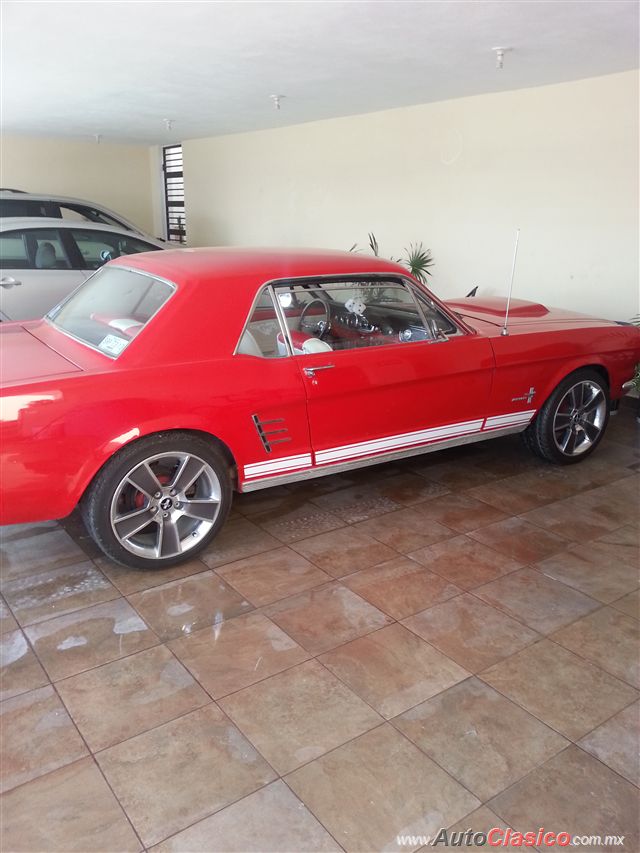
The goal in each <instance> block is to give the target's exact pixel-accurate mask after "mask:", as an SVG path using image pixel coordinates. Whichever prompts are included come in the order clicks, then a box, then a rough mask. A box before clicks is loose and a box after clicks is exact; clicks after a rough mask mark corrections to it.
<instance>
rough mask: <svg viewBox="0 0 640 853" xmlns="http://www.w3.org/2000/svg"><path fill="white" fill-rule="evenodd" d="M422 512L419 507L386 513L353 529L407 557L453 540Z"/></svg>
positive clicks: (447, 529) (440, 525) (451, 534)
mask: <svg viewBox="0 0 640 853" xmlns="http://www.w3.org/2000/svg"><path fill="white" fill-rule="evenodd" d="M430 503H431V502H429V505H430ZM422 509H423V508H422V505H420V506H417V507H408V508H406V509H400V510H398V511H397V512H389V513H387V514H386V515H383V516H381V517H380V518H372V519H371V520H369V521H363V522H361V523H360V524H358V525H357V526H356V530H360V531H361V532H362V533H367V534H368V535H369V536H373V538H374V539H377V540H378V541H380V542H382V543H383V544H384V545H388V546H389V547H390V548H395V550H396V551H400V553H401V554H409V553H411V552H412V551H417V550H418V549H419V548H426V546H427V545H431V544H432V543H433V542H439V541H440V540H441V539H448V538H449V537H451V536H453V531H452V530H450V529H449V528H448V527H445V526H444V525H443V524H440V523H439V522H437V521H431V520H429V519H428V518H425V517H424V515H423V514H422Z"/></svg>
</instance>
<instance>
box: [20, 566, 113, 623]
mask: <svg viewBox="0 0 640 853" xmlns="http://www.w3.org/2000/svg"><path fill="white" fill-rule="evenodd" d="M3 593H4V597H5V598H6V600H7V601H8V603H9V606H10V607H11V609H12V610H13V612H14V614H15V616H16V618H17V619H18V621H19V622H20V624H22V625H32V624H34V623H35V622H42V621H43V620H44V619H50V618H51V617H52V616H61V615H63V614H65V613H73V611H74V610H81V609H82V608H83V607H90V606H91V605H92V604H100V602H102V601H111V600H113V599H114V598H119V597H120V593H119V592H118V590H117V589H116V588H115V586H113V585H112V584H110V583H109V581H108V580H107V579H106V577H105V576H104V575H103V574H102V572H100V571H98V569H97V568H96V567H95V566H94V565H93V563H90V562H88V561H87V562H84V563H74V564H73V565H71V566H61V567H59V568H56V569H47V570H46V571H39V572H33V573H32V574H29V575H24V576H22V577H18V578H15V579H14V580H12V581H8V582H7V583H5V584H4V587H3Z"/></svg>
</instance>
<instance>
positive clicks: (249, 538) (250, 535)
mask: <svg viewBox="0 0 640 853" xmlns="http://www.w3.org/2000/svg"><path fill="white" fill-rule="evenodd" d="M281 545H282V543H281V542H279V541H278V540H277V539H274V538H273V536H270V535H269V534H268V533H267V531H266V530H262V528H261V527H258V525H257V524H253V522H251V521H248V520H247V519H246V518H237V519H230V520H229V521H228V522H227V523H226V524H225V525H224V527H223V528H222V530H221V531H220V533H218V535H217V536H216V538H215V539H214V540H213V542H212V543H211V545H210V546H209V547H208V548H206V549H205V551H204V552H203V553H202V554H201V555H200V559H201V560H202V562H203V563H205V564H206V565H207V566H208V567H209V568H210V569H215V568H216V567H217V566H223V565H225V564H226V563H232V562H233V561H234V560H242V559H244V558H246V557H253V556H254V555H255V554H262V553H263V552H264V551H270V550H271V549H272V548H280V547H281Z"/></svg>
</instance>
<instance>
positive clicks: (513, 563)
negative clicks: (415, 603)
mask: <svg viewBox="0 0 640 853" xmlns="http://www.w3.org/2000/svg"><path fill="white" fill-rule="evenodd" d="M411 558H412V559H414V560H417V561H418V562H419V563H421V564H422V565H423V566H426V567H427V568H428V569H431V571H433V572H437V574H439V575H442V576H443V577H445V578H447V580H450V581H451V582H452V583H454V584H456V585H457V586H459V587H462V588H463V589H473V588H474V587H476V586H480V585H481V584H484V583H488V582H489V581H492V580H495V579H496V578H499V577H501V576H502V575H506V574H508V573H509V572H513V571H515V569H518V568H520V567H521V566H522V563H520V562H519V561H518V560H513V559H511V557H505V555H504V554H501V553H500V552H499V551H496V550H494V549H493V548H488V547H487V546H486V545H482V544H481V543H480V542H476V541H475V539H470V538H469V537H468V536H454V537H453V539H445V541H444V542H436V543H435V544H434V545H429V547H428V548H421V549H420V550H419V551H414V552H413V554H411Z"/></svg>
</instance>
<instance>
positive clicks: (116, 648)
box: [26, 598, 158, 681]
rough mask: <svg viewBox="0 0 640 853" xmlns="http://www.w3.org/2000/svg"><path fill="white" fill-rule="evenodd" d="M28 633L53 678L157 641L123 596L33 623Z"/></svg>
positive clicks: (61, 676) (73, 673)
mask: <svg viewBox="0 0 640 853" xmlns="http://www.w3.org/2000/svg"><path fill="white" fill-rule="evenodd" d="M26 634H27V636H28V637H29V640H30V641H31V643H32V645H33V648H34V649H35V651H36V654H37V655H38V657H39V658H40V661H41V662H42V665H43V666H44V668H45V669H46V671H47V673H48V674H49V676H50V678H51V679H52V680H53V681H57V680H58V679H60V678H66V677H67V676H69V675H76V673H78V672H83V671H84V670H86V669H91V668H92V667H94V666H99V665H100V664H103V663H108V662H109V661H112V660H117V659H118V658H122V657H125V656H126V655H131V654H133V653H134V652H140V651H142V649H147V648H149V647H150V646H155V645H156V644H157V642H158V638H157V637H156V635H155V634H154V633H153V631H151V630H150V629H149V628H148V627H147V625H146V624H145V623H144V622H143V620H142V619H141V618H140V616H138V614H137V613H136V611H135V610H134V609H133V607H131V605H130V604H129V603H128V602H127V601H125V600H124V599H123V598H118V599H116V600H115V601H108V602H106V603H105V604H96V605H95V606H94V607H86V608H85V609H84V610H78V611H76V612H75V613H69V614H68V615H66V616H56V617H55V619H49V620H47V621H46V622H40V623H38V624H37V625H31V626H30V627H29V628H27V629H26Z"/></svg>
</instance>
